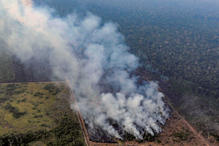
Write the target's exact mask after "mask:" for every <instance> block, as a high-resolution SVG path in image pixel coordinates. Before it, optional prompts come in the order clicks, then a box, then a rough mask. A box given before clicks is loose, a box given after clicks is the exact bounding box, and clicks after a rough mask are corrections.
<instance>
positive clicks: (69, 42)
mask: <svg viewBox="0 0 219 146" xmlns="http://www.w3.org/2000/svg"><path fill="white" fill-rule="evenodd" d="M52 14H53V10H52V9H50V8H47V7H34V6H31V5H24V3H23V2H22V1H20V0H1V2H0V41H1V42H2V43H3V46H4V49H5V48H6V49H8V50H9V51H10V52H11V53H12V54H13V55H15V56H16V57H18V58H19V59H20V60H21V61H22V62H23V63H25V64H28V62H30V61H31V60H32V59H34V60H47V61H46V62H47V63H48V64H49V66H50V67H52V72H53V75H51V76H56V77H58V78H60V79H62V80H68V81H70V88H71V89H72V91H73V92H74V96H75V97H76V99H77V106H79V109H80V113H81V114H82V116H83V118H84V120H85V122H86V124H87V125H88V127H89V129H90V130H92V129H93V130H94V131H95V128H96V127H100V128H101V129H102V130H104V131H106V132H107V133H108V134H109V135H111V136H114V137H116V138H119V139H123V136H124V134H125V133H129V134H131V135H133V136H135V137H136V138H137V139H142V138H143V135H144V134H145V133H148V134H150V135H154V134H155V133H159V132H160V131H161V128H160V124H164V123H165V121H166V119H167V118H168V108H167V107H166V106H165V103H164V102H163V100H162V98H163V96H164V95H163V94H162V93H161V92H159V91H158V84H157V83H156V82H152V81H151V82H144V83H142V84H141V85H137V80H138V77H137V76H134V75H131V74H130V73H131V72H133V71H134V70H135V69H136V68H137V67H138V66H139V63H138V58H137V57H136V56H134V55H133V54H131V53H129V48H128V46H126V45H125V44H124V38H123V36H122V35H121V34H120V33H119V32H118V31H117V27H116V25H115V24H113V23H106V24H102V22H101V19H100V18H99V17H97V16H94V15H93V14H91V13H88V14H87V16H86V17H84V18H80V17H79V15H77V14H76V13H74V14H71V15H68V16H67V17H64V18H59V17H54V16H53V15H52ZM74 107H75V105H74V104H72V108H74ZM112 123H116V124H117V127H115V126H114V125H113V124H112ZM118 127H119V129H118Z"/></svg>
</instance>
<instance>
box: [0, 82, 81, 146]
mask: <svg viewBox="0 0 219 146" xmlns="http://www.w3.org/2000/svg"><path fill="white" fill-rule="evenodd" d="M68 97H69V90H68V89H67V88H66V87H65V85H64V84H63V83H57V84H52V83H19V84H1V85H0V146H1V145H7V144H12V145H22V144H28V143H29V145H75V146H80V145H85V143H84V138H83V133H82V130H81V128H80V123H79V122H78V119H77V117H76V114H75V113H74V112H73V111H72V110H71V109H70V106H69V103H68Z"/></svg>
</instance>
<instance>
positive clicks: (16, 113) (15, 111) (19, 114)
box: [5, 103, 26, 119]
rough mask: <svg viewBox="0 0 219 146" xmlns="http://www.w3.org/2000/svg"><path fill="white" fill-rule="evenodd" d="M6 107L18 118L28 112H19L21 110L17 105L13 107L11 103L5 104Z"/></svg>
mask: <svg viewBox="0 0 219 146" xmlns="http://www.w3.org/2000/svg"><path fill="white" fill-rule="evenodd" d="M5 109H6V110H8V111H9V112H10V113H12V115H13V117H15V118H16V119H18V118H20V117H22V116H23V115H25V114H26V112H19V110H18V109H17V108H16V107H13V106H12V105H11V104H10V103H8V104H7V105H6V106H5Z"/></svg>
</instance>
